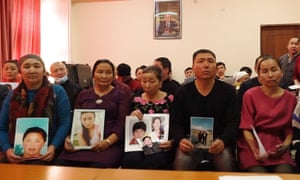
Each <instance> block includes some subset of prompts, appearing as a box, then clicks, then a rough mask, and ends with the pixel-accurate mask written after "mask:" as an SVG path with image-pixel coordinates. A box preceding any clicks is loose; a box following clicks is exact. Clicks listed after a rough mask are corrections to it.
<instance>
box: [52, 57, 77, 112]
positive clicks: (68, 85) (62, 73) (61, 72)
mask: <svg viewBox="0 0 300 180" xmlns="http://www.w3.org/2000/svg"><path fill="white" fill-rule="evenodd" d="M50 72H51V73H50V75H51V76H52V77H53V78H54V80H55V84H59V85H61V86H62V87H63V88H64V89H65V91H66V93H67V95H68V98H69V101H70V104H71V110H72V112H73V110H74V103H75V100H76V97H77V96H78V94H79V92H80V91H81V90H82V89H81V87H80V86H79V85H78V84H75V83H73V82H72V81H70V80H69V78H68V70H67V67H66V65H65V64H64V63H63V62H54V63H52V64H51V66H50Z"/></svg>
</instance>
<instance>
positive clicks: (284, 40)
mask: <svg viewBox="0 0 300 180" xmlns="http://www.w3.org/2000/svg"><path fill="white" fill-rule="evenodd" d="M294 36H297V37H300V25H298V24H296V25H268V26H261V44H260V45H261V46H260V47H261V54H262V55H272V56H275V57H277V58H279V57H280V56H282V55H283V54H285V53H287V44H288V41H289V39H290V38H291V37H294Z"/></svg>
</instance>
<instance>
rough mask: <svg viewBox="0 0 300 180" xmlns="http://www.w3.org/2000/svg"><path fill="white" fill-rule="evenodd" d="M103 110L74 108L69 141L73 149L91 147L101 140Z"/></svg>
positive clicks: (103, 118)
mask: <svg viewBox="0 0 300 180" xmlns="http://www.w3.org/2000/svg"><path fill="white" fill-rule="evenodd" d="M104 120H105V110H102V109H75V110H74V116H73V123H72V130H71V143H72V144H73V146H74V148H75V149H91V148H92V146H93V145H94V144H96V143H98V142H99V141H100V140H103V132H104Z"/></svg>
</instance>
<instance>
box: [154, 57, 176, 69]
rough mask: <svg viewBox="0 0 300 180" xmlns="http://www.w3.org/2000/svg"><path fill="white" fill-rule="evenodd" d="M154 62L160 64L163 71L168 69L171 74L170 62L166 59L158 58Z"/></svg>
mask: <svg viewBox="0 0 300 180" xmlns="http://www.w3.org/2000/svg"><path fill="white" fill-rule="evenodd" d="M155 61H158V62H160V63H161V65H162V67H163V69H165V68H168V69H169V72H172V67H171V66H172V64H171V61H170V60H169V59H168V58H166V57H159V58H156V59H155Z"/></svg>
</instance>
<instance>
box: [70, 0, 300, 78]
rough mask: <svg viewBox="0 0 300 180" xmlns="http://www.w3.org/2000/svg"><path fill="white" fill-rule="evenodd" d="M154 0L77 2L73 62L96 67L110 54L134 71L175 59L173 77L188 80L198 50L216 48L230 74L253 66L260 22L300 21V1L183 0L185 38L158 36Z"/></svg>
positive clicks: (281, 22)
mask: <svg viewBox="0 0 300 180" xmlns="http://www.w3.org/2000/svg"><path fill="white" fill-rule="evenodd" d="M153 4H154V3H153V1H152V0H119V1H118V0H115V1H108V2H90V3H74V4H72V8H71V61H72V63H88V64H90V65H93V63H94V62H95V60H96V59H99V58H109V59H111V60H112V61H113V62H114V63H115V64H116V65H118V64H119V63H122V62H126V63H128V64H130V65H131V66H132V68H133V71H132V73H134V69H135V68H136V67H137V66H139V65H141V64H146V65H149V64H152V62H153V59H154V58H156V57H158V56H166V57H169V58H170V59H171V61H172V63H173V76H174V78H175V79H177V80H178V81H180V82H181V81H182V80H183V79H184V75H183V70H184V69H185V67H187V66H191V64H192V53H193V52H194V51H195V50H197V49H200V48H209V49H212V50H213V51H215V53H216V55H217V61H224V62H225V63H226V65H227V74H232V73H233V72H235V71H238V70H239V68H240V67H241V66H243V65H248V66H251V67H253V64H254V59H255V58H256V57H257V56H258V55H259V54H260V46H259V44H260V39H259V38H260V31H259V30H260V25H267V24H289V23H291V24H295V23H299V22H300V19H299V17H300V15H299V7H300V1H299V0H260V1H253V0H226V1H224V0H209V1H208V0H182V39H180V40H154V39H153V8H154V7H153Z"/></svg>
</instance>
